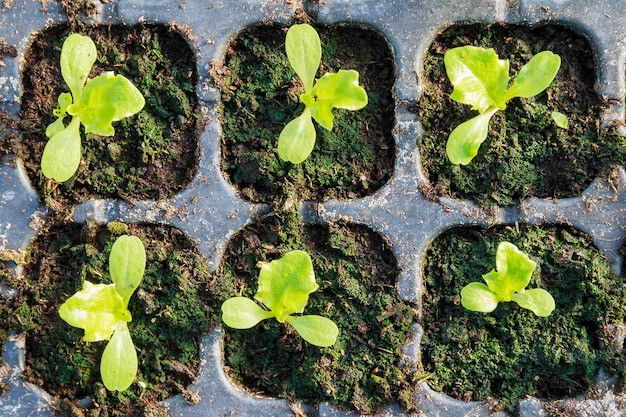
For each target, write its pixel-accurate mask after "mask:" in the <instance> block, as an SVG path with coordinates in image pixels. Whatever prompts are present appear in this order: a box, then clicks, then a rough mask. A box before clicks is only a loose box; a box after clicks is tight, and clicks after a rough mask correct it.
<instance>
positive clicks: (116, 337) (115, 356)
mask: <svg viewBox="0 0 626 417" xmlns="http://www.w3.org/2000/svg"><path fill="white" fill-rule="evenodd" d="M145 267H146V252H145V250H144V247H143V243H142V242H141V240H140V239H139V238H138V237H136V236H127V235H122V236H120V237H119V238H117V240H116V241H115V243H114V244H113V247H112V248H111V254H110V255H109V272H110V274H111V280H112V281H113V284H92V283H91V282H89V281H85V282H84V283H83V289H82V290H80V291H78V292H76V293H75V294H74V295H72V296H71V297H70V298H68V299H67V300H66V301H65V302H64V303H63V304H62V305H61V307H59V315H60V316H61V318H62V319H63V320H65V321H66V322H67V323H68V324H69V325H71V326H74V327H78V328H81V329H84V330H85V336H84V337H83V339H84V340H85V341H86V342H98V341H101V340H108V341H109V343H107V346H106V348H105V349H104V352H103V353H102V359H101V360H100V375H101V376H102V382H103V383H104V386H105V387H106V388H107V389H108V390H110V391H115V390H117V391H124V390H126V389H127V388H128V387H130V385H131V384H132V383H133V381H134V380H135V376H136V375H137V352H136V351H135V345H134V344H133V340H132V338H131V337H130V332H129V330H128V322H130V321H132V316H131V314H130V311H128V301H129V300H130V296H131V295H133V293H134V292H135V290H136V289H137V287H138V286H139V284H140V283H141V280H142V278H143V273H144V270H145Z"/></svg>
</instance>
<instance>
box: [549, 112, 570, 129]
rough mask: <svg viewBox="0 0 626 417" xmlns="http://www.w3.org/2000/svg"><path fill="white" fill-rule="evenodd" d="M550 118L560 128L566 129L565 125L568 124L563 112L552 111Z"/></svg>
mask: <svg viewBox="0 0 626 417" xmlns="http://www.w3.org/2000/svg"><path fill="white" fill-rule="evenodd" d="M552 120H554V124H555V125H557V126H558V127H560V128H562V129H567V126H568V125H569V123H568V121H567V116H565V115H564V114H563V113H561V112H558V111H553V112H552Z"/></svg>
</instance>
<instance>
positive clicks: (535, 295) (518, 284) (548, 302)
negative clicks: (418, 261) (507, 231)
mask: <svg viewBox="0 0 626 417" xmlns="http://www.w3.org/2000/svg"><path fill="white" fill-rule="evenodd" d="M536 266H537V264H536V263H535V262H534V261H532V260H531V259H530V258H529V257H528V256H527V255H526V254H525V253H524V252H522V251H520V250H519V249H518V248H517V247H516V246H515V245H513V244H512V243H509V242H501V243H500V244H499V245H498V248H497V250H496V269H497V270H496V269H494V270H492V271H491V272H489V273H487V274H485V275H483V279H484V280H485V281H486V282H487V285H485V284H483V283H480V282H472V283H470V284H467V285H466V286H465V287H463V289H462V290H461V304H462V305H463V307H465V308H467V309H468V310H472V311H480V312H483V313H490V312H492V311H493V310H495V309H496V307H497V306H498V303H499V302H501V301H514V302H516V303H517V304H518V305H519V306H520V307H523V308H527V309H529V310H531V311H532V312H533V313H535V314H536V315H538V316H540V317H547V316H549V315H550V313H552V310H554V306H555V304H554V298H552V296H551V295H550V293H548V292H547V291H546V290H543V289H541V288H534V289H531V290H526V286H527V285H528V283H529V282H530V277H531V275H532V273H533V271H534V270H535V267H536Z"/></svg>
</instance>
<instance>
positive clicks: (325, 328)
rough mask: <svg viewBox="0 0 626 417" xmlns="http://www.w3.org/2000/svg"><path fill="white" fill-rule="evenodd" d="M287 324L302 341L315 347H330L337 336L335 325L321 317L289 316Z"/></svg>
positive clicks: (337, 330)
mask: <svg viewBox="0 0 626 417" xmlns="http://www.w3.org/2000/svg"><path fill="white" fill-rule="evenodd" d="M287 323H289V324H291V325H292V326H293V328H294V329H296V331H297V332H298V334H299V335H300V336H301V337H302V338H303V339H304V340H306V341H307V342H309V343H311V344H313V345H315V346H321V347H327V346H332V345H334V344H335V342H336V341H337V336H338V335H339V328H337V325H336V324H335V323H334V322H333V321H332V320H330V319H327V318H326V317H322V316H298V317H294V316H289V317H287Z"/></svg>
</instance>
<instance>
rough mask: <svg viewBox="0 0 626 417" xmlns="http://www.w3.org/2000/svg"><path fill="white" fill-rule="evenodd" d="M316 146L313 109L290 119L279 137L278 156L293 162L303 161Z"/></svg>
mask: <svg viewBox="0 0 626 417" xmlns="http://www.w3.org/2000/svg"><path fill="white" fill-rule="evenodd" d="M314 146H315V126H313V120H311V111H310V110H308V109H305V110H304V112H303V113H302V114H301V115H300V116H298V117H296V118H295V119H293V120H292V121H290V122H289V123H288V124H287V126H285V127H284V128H283V130H282V131H281V132H280V136H279V137H278V156H280V158H281V159H282V160H283V161H289V162H291V163H293V164H299V163H302V162H303V161H304V160H305V159H307V158H308V157H309V155H310V154H311V152H312V151H313V147H314Z"/></svg>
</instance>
